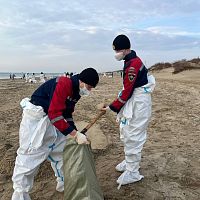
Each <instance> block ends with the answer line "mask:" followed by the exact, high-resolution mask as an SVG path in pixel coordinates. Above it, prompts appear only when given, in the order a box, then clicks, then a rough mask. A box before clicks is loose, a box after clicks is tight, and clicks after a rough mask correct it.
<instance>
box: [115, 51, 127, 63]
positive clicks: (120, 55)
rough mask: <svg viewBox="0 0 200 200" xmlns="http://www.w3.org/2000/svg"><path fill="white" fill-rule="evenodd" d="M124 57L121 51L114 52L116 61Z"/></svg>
mask: <svg viewBox="0 0 200 200" xmlns="http://www.w3.org/2000/svg"><path fill="white" fill-rule="evenodd" d="M124 57H125V55H124V53H123V51H120V52H118V53H116V54H115V59H116V60H118V61H120V60H122V59H124Z"/></svg>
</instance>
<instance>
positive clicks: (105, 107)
mask: <svg viewBox="0 0 200 200" xmlns="http://www.w3.org/2000/svg"><path fill="white" fill-rule="evenodd" d="M100 110H101V111H106V112H107V111H110V110H111V109H110V107H109V106H106V105H104V106H103V107H102V108H101V109H100Z"/></svg>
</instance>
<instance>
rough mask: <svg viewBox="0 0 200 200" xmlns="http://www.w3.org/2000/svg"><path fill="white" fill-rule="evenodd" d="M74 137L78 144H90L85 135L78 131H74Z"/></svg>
mask: <svg viewBox="0 0 200 200" xmlns="http://www.w3.org/2000/svg"><path fill="white" fill-rule="evenodd" d="M74 138H75V139H76V142H77V143H78V144H90V142H89V141H88V139H87V137H86V136H85V135H84V134H83V133H81V132H79V131H76V135H75V136H74Z"/></svg>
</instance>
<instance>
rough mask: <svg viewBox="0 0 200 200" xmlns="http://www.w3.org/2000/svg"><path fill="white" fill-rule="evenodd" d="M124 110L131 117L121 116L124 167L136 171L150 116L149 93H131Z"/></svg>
mask: <svg viewBox="0 0 200 200" xmlns="http://www.w3.org/2000/svg"><path fill="white" fill-rule="evenodd" d="M126 111H130V113H131V115H132V118H130V119H126V118H122V119H123V120H121V124H120V139H121V141H122V142H123V143H124V153H125V161H126V169H127V170H129V171H132V172H136V173H137V172H138V170H139V168H140V166H139V163H140V160H141V151H142V148H143V145H144V143H145V142H146V138H147V126H148V123H149V120H150V117H151V94H150V93H139V94H137V93H135V94H133V96H132V98H131V101H130V102H129V104H128V106H127V107H126Z"/></svg>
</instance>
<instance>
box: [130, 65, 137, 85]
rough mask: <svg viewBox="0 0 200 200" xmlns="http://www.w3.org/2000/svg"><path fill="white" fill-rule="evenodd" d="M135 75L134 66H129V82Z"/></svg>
mask: <svg viewBox="0 0 200 200" xmlns="http://www.w3.org/2000/svg"><path fill="white" fill-rule="evenodd" d="M135 77H136V72H135V68H134V67H130V68H129V69H128V79H129V81H131V82H132V81H134V79H135Z"/></svg>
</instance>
